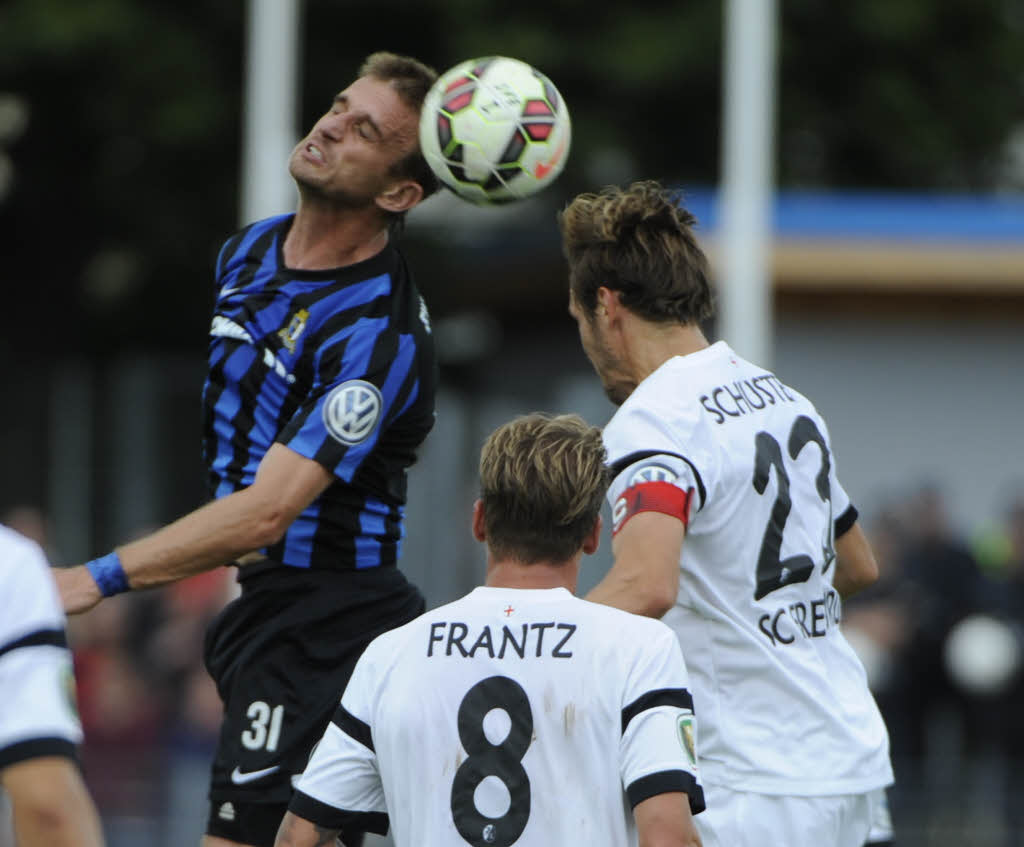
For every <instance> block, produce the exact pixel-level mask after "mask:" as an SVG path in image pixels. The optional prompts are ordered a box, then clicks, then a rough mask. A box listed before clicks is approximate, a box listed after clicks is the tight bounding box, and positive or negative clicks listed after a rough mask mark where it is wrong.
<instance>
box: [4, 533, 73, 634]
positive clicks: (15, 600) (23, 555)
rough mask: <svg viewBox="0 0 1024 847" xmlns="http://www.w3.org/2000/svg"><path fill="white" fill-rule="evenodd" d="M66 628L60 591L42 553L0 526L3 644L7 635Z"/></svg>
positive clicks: (19, 535) (34, 543)
mask: <svg viewBox="0 0 1024 847" xmlns="http://www.w3.org/2000/svg"><path fill="white" fill-rule="evenodd" d="M56 623H61V624H63V612H62V611H61V610H60V605H59V600H58V597H57V588H56V585H55V583H54V581H53V577H52V575H51V574H50V565H49V563H48V562H47V559H46V554H45V553H44V552H43V549H42V548H41V547H40V546H39V545H38V544H37V543H36V542H35V541H32V540H31V539H29V538H26V537H25V536H24V535H21V534H20V533H17V532H15V531H14V530H13V529H10V528H9V527H6V526H0V642H2V641H3V640H4V636H5V634H10V633H12V632H15V631H18V630H20V629H30V628H32V627H34V626H37V625H54V624H56Z"/></svg>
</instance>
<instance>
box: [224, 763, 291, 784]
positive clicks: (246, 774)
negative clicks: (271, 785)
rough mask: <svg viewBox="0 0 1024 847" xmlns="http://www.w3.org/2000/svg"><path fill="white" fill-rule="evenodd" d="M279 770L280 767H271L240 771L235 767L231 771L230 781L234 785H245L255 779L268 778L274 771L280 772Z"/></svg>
mask: <svg viewBox="0 0 1024 847" xmlns="http://www.w3.org/2000/svg"><path fill="white" fill-rule="evenodd" d="M280 768H281V766H280V765H273V766H271V767H269V768H263V769H262V770H258V771H240V770H239V769H238V766H237V765H235V769H234V770H233V771H231V781H232V782H233V783H234V784H235V785H245V784H246V783H247V782H255V781H256V780H257V779H263V777H265V776H270V775H271V774H272V773H274V771H277V770H280Z"/></svg>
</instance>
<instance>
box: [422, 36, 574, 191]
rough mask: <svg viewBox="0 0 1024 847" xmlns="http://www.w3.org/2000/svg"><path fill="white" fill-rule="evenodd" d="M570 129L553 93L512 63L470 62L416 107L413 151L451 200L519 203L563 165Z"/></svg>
mask: <svg viewBox="0 0 1024 847" xmlns="http://www.w3.org/2000/svg"><path fill="white" fill-rule="evenodd" d="M571 134H572V127H571V123H570V121H569V110H568V108H567V107H566V105H565V100H563V99H562V95H561V94H559V93H558V89H557V88H555V86H554V84H553V83H552V82H551V80H549V79H548V78H547V77H546V76H544V74H542V73H541V72H540V71H538V70H536V69H535V68H533V67H531V66H530V65H528V64H526V63H525V62H521V61H519V60H518V59H509V58H507V57H505V56H488V57H486V58H483V59H470V60H469V61H466V62H462V63H460V64H458V65H456V66H455V67H453V68H451V69H450V70H449V71H447V72H446V73H444V74H442V75H441V76H440V77H438V79H437V82H435V83H434V85H433V87H432V88H431V89H430V92H429V93H428V94H427V98H426V100H425V101H424V103H423V111H422V113H421V116H420V147H421V149H422V150H423V155H424V157H425V158H426V160H427V163H428V164H429V165H430V169H431V170H432V171H433V172H434V174H435V175H436V176H437V178H438V179H439V180H440V181H441V182H442V183H443V184H444V185H446V186H448V188H450V189H451V190H452V191H454V192H455V193H456V194H458V195H459V197H462V198H463V199H465V200H469V201H470V202H471V203H477V204H480V205H489V204H492V203H508V202H511V201H513V200H522V199H523V198H525V197H529V196H530V195H531V194H535V193H537V192H538V191H540V190H541V189H542V188H544V186H546V185H548V184H550V183H551V182H552V181H553V180H554V179H555V177H557V176H558V175H559V174H560V173H561V172H562V168H563V167H565V161H566V159H567V158H568V155H569V141H570V137H571Z"/></svg>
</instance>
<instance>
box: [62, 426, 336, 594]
mask: <svg viewBox="0 0 1024 847" xmlns="http://www.w3.org/2000/svg"><path fill="white" fill-rule="evenodd" d="M332 479H333V477H332V476H331V474H330V473H329V472H328V471H327V470H326V469H325V468H324V467H323V466H322V465H320V464H318V463H317V462H314V461H313V460H311V459H307V458H305V457H304V456H300V455H299V454H298V453H296V452H295V451H293V450H291V449H289V448H288V447H285V446H284V445H282V444H274V445H273V446H272V447H271V448H270V449H269V450H268V451H267V454H266V455H265V456H264V457H263V461H262V462H260V466H259V469H258V470H257V472H256V478H255V480H254V481H253V484H252V485H250V486H249V487H248V488H244V489H242V490H241V491H236V492H235V493H234V494H229V495H228V496H226V497H221V498H220V499H218V500H214V501H212V502H210V503H207V504H206V505H205V506H202V507H201V508H199V509H196V510H195V511H194V512H190V513H189V514H187V515H185V517H183V518H180V519H178V520H176V521H175V522H174V523H172V524H168V525H167V526H165V527H163V529H159V530H157V531H156V532H154V533H152V534H151V535H147V536H145V537H144V538H140V539H139V540H137V541H132V542H130V543H128V544H125V545H123V546H121V547H118V548H117V550H116V552H114V553H110V554H108V555H107V556H104V557H102V558H100V559H95V560H93V562H90V563H89V564H88V565H79V566H77V567H73V568H55V569H54V578H55V579H56V581H57V587H58V589H59V590H60V595H61V600H62V601H63V603H64V610H65V611H66V612H67V613H68V614H75V613H77V612H84V611H86V610H87V609H91V608H92V607H93V606H95V605H96V604H97V603H99V601H100V600H102V599H103V598H104V597H109V596H110V595H112V594H118V593H120V592H121V591H128V590H131V589H138V588H154V587H156V586H158V585H164V584H166V583H169V582H175V581H177V580H180V579H184V578H185V577H188V576H193V575H195V574H197V573H202V572H203V571H208V570H211V569H213V568H215V567H219V566H221V565H226V564H229V563H231V562H233V561H235V560H236V559H237V558H238V557H240V556H242V555H244V554H246V553H249V552H251V551H253V550H259V549H260V548H262V547H266V546H267V545H269V544H273V543H274V542H276V541H277V540H279V539H280V538H281V536H282V535H284V533H285V530H287V528H288V526H289V525H290V524H291V522H292V521H294V520H295V518H296V517H297V516H298V515H299V513H300V512H302V510H303V509H305V508H306V507H307V506H308V505H309V504H310V503H312V502H313V500H314V499H315V498H316V497H317V496H319V494H320V493H321V492H322V491H323V490H324V489H325V488H326V487H327V486H328V485H330V483H331V481H332Z"/></svg>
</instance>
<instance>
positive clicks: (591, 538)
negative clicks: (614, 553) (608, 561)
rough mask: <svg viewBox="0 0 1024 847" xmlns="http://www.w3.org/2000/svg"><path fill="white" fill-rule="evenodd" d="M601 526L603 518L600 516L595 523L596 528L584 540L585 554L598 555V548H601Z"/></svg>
mask: <svg viewBox="0 0 1024 847" xmlns="http://www.w3.org/2000/svg"><path fill="white" fill-rule="evenodd" d="M601 526H602V521H601V516H600V515H598V516H597V520H596V521H594V528H593V529H592V530H590V532H588V533H587V535H586V537H585V538H584V539H583V552H584V553H586V554H587V555H588V556H591V555H593V554H594V553H596V552H597V548H598V547H600V546H601Z"/></svg>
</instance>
